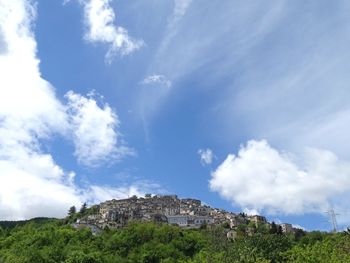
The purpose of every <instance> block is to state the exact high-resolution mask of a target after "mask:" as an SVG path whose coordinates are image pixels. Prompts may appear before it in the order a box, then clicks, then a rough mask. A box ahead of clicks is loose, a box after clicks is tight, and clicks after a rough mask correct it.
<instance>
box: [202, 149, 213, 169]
mask: <svg viewBox="0 0 350 263" xmlns="http://www.w3.org/2000/svg"><path fill="white" fill-rule="evenodd" d="M198 154H199V156H200V160H201V163H202V165H208V164H211V163H212V162H213V159H214V158H215V155H214V153H213V151H212V150H211V149H209V148H207V149H199V150H198Z"/></svg>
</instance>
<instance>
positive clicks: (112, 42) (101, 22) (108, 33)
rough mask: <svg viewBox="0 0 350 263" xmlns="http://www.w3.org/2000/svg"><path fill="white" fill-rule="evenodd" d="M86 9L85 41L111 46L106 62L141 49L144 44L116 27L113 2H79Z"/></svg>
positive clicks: (98, 0) (89, 0) (101, 0)
mask: <svg viewBox="0 0 350 263" xmlns="http://www.w3.org/2000/svg"><path fill="white" fill-rule="evenodd" d="M79 2H80V4H81V5H82V6H83V9H84V24H85V27H86V32H85V37H84V38H85V40H86V41H88V42H91V43H102V44H107V45H108V46H109V48H108V52H107V54H106V61H107V62H109V63H110V62H111V61H112V59H113V58H114V56H115V55H117V54H120V55H122V56H124V55H129V54H131V53H133V52H134V51H136V50H138V49H140V48H141V47H142V46H143V45H144V42H143V40H141V39H135V38H133V37H131V36H130V35H129V33H128V31H127V29H125V28H124V27H121V26H116V25H115V20H116V15H115V12H114V10H113V8H112V7H111V5H110V3H111V0H87V1H85V0H79Z"/></svg>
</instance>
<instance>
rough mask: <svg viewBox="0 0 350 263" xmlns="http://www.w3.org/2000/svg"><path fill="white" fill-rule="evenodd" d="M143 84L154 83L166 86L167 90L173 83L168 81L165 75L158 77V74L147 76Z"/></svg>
mask: <svg viewBox="0 0 350 263" xmlns="http://www.w3.org/2000/svg"><path fill="white" fill-rule="evenodd" d="M142 83H143V84H154V83H158V84H161V85H164V86H165V87H167V88H170V87H171V81H170V80H168V79H167V78H166V77H165V76H164V75H157V74H153V75H149V76H147V77H146V78H145V79H144V80H143V81H142Z"/></svg>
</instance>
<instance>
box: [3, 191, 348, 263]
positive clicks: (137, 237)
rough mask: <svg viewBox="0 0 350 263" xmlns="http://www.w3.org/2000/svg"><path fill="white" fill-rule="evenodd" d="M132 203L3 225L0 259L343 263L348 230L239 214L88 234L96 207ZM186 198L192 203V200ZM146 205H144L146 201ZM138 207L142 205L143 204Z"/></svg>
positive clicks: (28, 262)
mask: <svg viewBox="0 0 350 263" xmlns="http://www.w3.org/2000/svg"><path fill="white" fill-rule="evenodd" d="M159 198H161V197H157V198H156V199H154V200H156V203H157V204H159V203H161V202H162V200H163V199H159ZM137 200H138V199H137V198H134V197H133V198H132V199H124V200H122V201H121V202H118V201H117V200H114V201H108V202H104V203H102V204H100V205H95V206H92V207H90V208H88V207H86V205H83V206H82V207H81V209H80V210H79V211H76V209H75V208H73V207H72V208H71V209H70V210H69V215H68V216H67V217H66V218H64V219H53V218H34V219H31V220H26V221H2V222H0V262H1V263H16V262H18V263H48V262H49V263H56V262H57V263H62V262H64V263H112V262H113V263H114V262H121V263H123V262H125V263H126V262H128V263H134V262H144V263H161V262H163V263H166V262H167V263H170V262H184V263H185V262H187V263H202V262H208V263H209V262H210V263H222V262H261V263H267V262H300V263H301V262H327V263H328V262H350V253H349V251H350V231H347V232H343V233H326V232H317V231H316V232H304V231H303V230H300V229H297V230H296V231H291V232H286V231H282V229H281V228H279V227H278V225H277V224H275V223H274V222H271V223H269V222H267V221H264V220H262V221H254V220H253V219H254V217H248V216H247V215H244V214H242V213H240V214H234V213H231V212H227V211H224V210H217V209H214V208H210V209H208V211H220V217H218V218H226V219H227V220H223V221H220V220H219V221H215V220H213V223H212V224H201V225H200V226H199V227H198V226H195V225H191V226H187V225H186V226H183V225H178V224H176V225H175V224H169V222H166V221H159V220H154V219H155V218H152V217H151V218H148V217H146V218H147V220H140V218H137V217H134V218H128V220H126V221H124V224H123V225H122V226H121V225H118V224H115V222H117V220H118V217H115V218H114V219H115V221H114V222H112V223H113V224H106V225H105V227H104V228H99V231H94V229H93V228H91V224H89V223H88V222H86V221H87V220H88V218H90V219H91V218H94V220H97V219H96V218H98V217H97V215H98V214H99V213H100V211H101V207H109V208H112V207H114V208H113V209H114V210H113V209H112V211H119V210H118V209H121V208H120V207H119V206H117V207H116V206H113V204H116V203H118V204H121V203H123V204H126V203H128V204H129V202H131V204H134V206H133V209H132V211H137V206H136V205H135V204H136V203H137ZM154 200H153V201H154ZM179 200H180V199H174V200H173V201H174V202H175V203H179V204H181V203H182V201H181V200H182V199H181V200H180V201H179ZM185 200H187V201H188V202H190V203H193V199H185ZM189 200H191V201H189ZM153 201H152V202H150V201H149V200H148V201H147V202H148V203H149V204H151V203H154V202H153ZM163 201H164V200H163ZM187 201H186V202H187ZM140 202H141V203H142V205H144V204H145V203H144V200H141V201H140ZM140 202H139V203H140ZM195 203H196V204H197V205H196V206H194V210H196V211H200V212H201V213H202V212H203V211H204V210H202V209H200V210H198V208H199V207H201V204H200V202H198V200H197V201H195ZM106 204H107V206H106ZM150 207H151V206H150ZM150 207H148V208H147V209H149V208H150ZM157 207H159V206H157ZM171 207H173V208H174V207H175V206H173V205H171ZM163 208H166V210H167V211H168V208H169V205H168V204H165V205H164V206H163ZM175 208H176V207H175ZM187 208H188V207H187ZM187 208H186V209H187ZM147 209H146V210H147ZM106 211H110V210H108V209H107V210H104V209H102V212H103V213H105V212H106ZM127 211H128V213H129V212H130V211H129V210H127ZM147 211H148V210H147ZM157 211H158V212H159V211H162V210H157ZM226 213H228V214H226ZM129 214H130V213H129ZM131 214H132V213H131ZM136 214H137V213H136ZM137 215H140V214H137ZM210 215H212V214H210ZM215 215H217V214H215ZM222 215H224V216H222ZM227 215H229V216H227ZM230 216H232V218H235V217H236V216H238V217H240V218H241V217H243V218H244V219H245V220H243V221H237V222H238V223H237V224H236V225H232V224H230V223H232V222H231V221H230V220H229V219H232V218H231V217H230ZM260 218H263V217H260ZM141 219H142V218H141ZM108 220H110V218H109V219H108ZM77 222H85V223H77ZM104 222H105V221H104ZM90 223H91V222H90ZM107 223H108V222H107ZM232 233H234V235H233V234H232Z"/></svg>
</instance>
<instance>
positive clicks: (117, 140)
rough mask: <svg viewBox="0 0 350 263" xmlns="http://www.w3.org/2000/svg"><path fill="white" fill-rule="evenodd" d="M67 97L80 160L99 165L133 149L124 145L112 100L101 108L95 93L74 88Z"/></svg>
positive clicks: (76, 153)
mask: <svg viewBox="0 0 350 263" xmlns="http://www.w3.org/2000/svg"><path fill="white" fill-rule="evenodd" d="M66 97H67V99H68V105H67V107H68V115H69V122H70V127H71V131H72V134H73V141H74V144H75V155H76V157H77V159H78V161H79V162H80V163H82V164H84V165H87V166H97V165H99V164H101V163H102V162H103V161H110V160H118V159H120V158H121V157H124V156H125V155H128V154H132V153H133V151H132V150H131V149H129V148H127V147H125V146H123V142H122V140H121V136H120V134H118V133H117V132H116V130H117V129H118V128H119V119H118V116H117V114H116V113H115V112H114V111H113V110H112V109H111V108H110V107H109V105H108V104H105V105H103V106H102V108H101V107H99V106H98V105H97V102H96V100H94V99H93V98H92V97H90V98H86V97H83V96H81V95H79V94H76V93H74V92H73V91H69V92H68V93H67V94H66ZM97 127H98V128H97Z"/></svg>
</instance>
